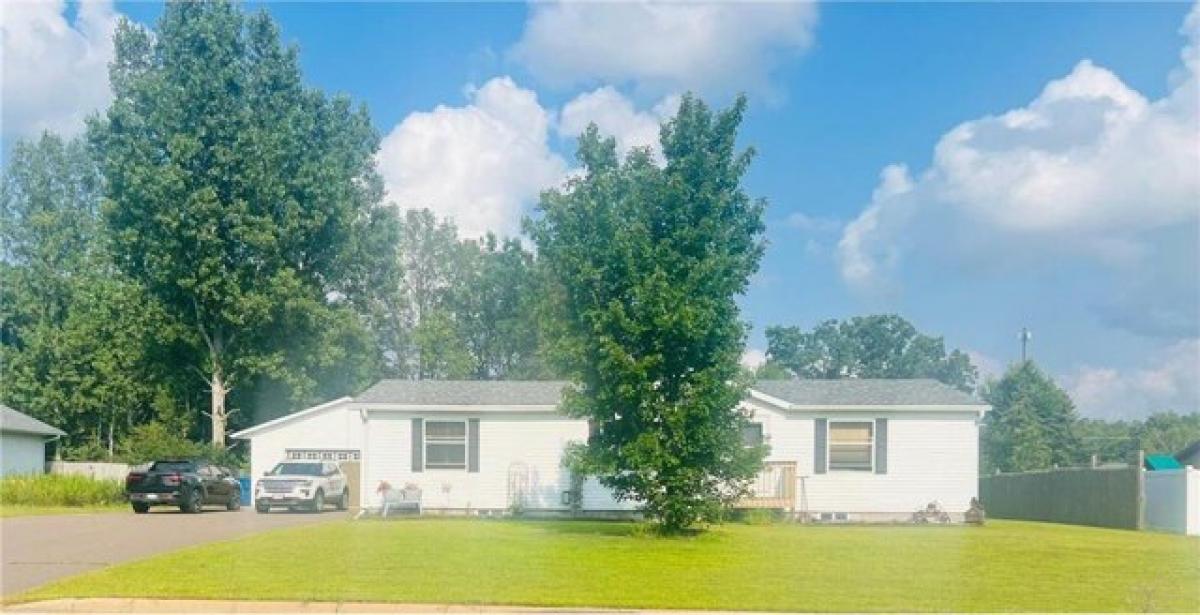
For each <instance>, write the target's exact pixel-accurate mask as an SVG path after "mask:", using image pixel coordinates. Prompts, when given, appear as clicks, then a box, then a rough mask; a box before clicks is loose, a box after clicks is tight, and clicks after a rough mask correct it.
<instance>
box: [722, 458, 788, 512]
mask: <svg viewBox="0 0 1200 615" xmlns="http://www.w3.org/2000/svg"><path fill="white" fill-rule="evenodd" d="M750 493H751V495H750V496H749V497H746V498H742V499H741V500H740V501H739V502H738V503H737V506H736V507H737V508H778V509H781V510H786V511H788V512H791V511H794V510H795V509H796V462H794V461H770V462H766V463H764V464H763V469H762V470H760V471H759V473H758V476H757V477H755V479H754V482H753V483H751V485H750Z"/></svg>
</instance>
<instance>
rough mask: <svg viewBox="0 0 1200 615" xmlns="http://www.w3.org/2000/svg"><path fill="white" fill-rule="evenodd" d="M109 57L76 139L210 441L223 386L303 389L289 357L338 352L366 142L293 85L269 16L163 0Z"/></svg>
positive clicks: (366, 220)
mask: <svg viewBox="0 0 1200 615" xmlns="http://www.w3.org/2000/svg"><path fill="white" fill-rule="evenodd" d="M115 47H116V57H115V59H114V61H113V62H112V64H111V69H110V81H111V86H112V90H113V95H114V99H113V102H112V105H111V107H110V108H109V109H108V112H107V114H106V115H105V116H103V117H101V118H98V119H97V120H95V121H93V122H91V123H90V125H89V132H90V136H91V139H92V142H93V144H94V146H95V147H96V148H97V150H98V151H99V152H100V153H101V155H102V159H101V163H102V170H103V174H104V178H105V196H106V198H105V202H104V214H105V219H106V221H107V224H108V226H109V228H110V230H111V232H112V236H113V246H114V251H115V254H116V262H117V264H118V265H119V266H120V268H121V269H122V270H124V271H125V272H127V273H128V274H129V275H130V276H131V277H133V278H134V279H136V280H138V281H139V282H140V283H141V284H142V285H143V286H145V287H146V289H147V290H148V291H149V292H150V293H151V294H152V295H154V296H155V297H157V298H158V299H159V301H160V303H161V304H162V305H163V306H164V307H165V308H166V309H167V310H168V311H169V312H170V314H171V315H172V316H173V317H174V318H175V319H177V320H178V321H179V322H182V323H184V324H185V325H186V326H187V327H189V328H190V329H191V330H192V331H194V335H195V339H196V340H197V342H196V347H195V348H194V351H195V358H194V361H193V364H194V367H195V368H196V370H197V371H198V372H199V373H200V374H201V375H202V376H203V378H204V380H205V382H206V383H207V384H208V387H209V391H210V400H211V404H210V411H209V414H210V417H211V438H212V441H213V443H214V444H218V445H220V444H223V443H224V440H225V431H226V428H227V423H228V420H229V412H230V410H229V408H228V407H227V405H226V397H227V395H228V394H229V392H230V390H231V389H232V388H233V387H236V386H239V384H242V383H244V382H247V381H249V380H250V379H252V378H255V377H257V376H261V375H263V374H266V375H269V376H271V377H272V378H274V379H276V380H279V381H283V382H287V383H288V384H289V385H292V386H299V385H304V384H306V383H307V385H308V388H309V389H311V388H312V387H311V382H310V381H311V379H312V378H311V375H310V372H311V371H312V370H300V371H302V372H304V373H298V370H297V367H296V366H295V364H294V363H293V361H292V359H293V358H295V357H302V358H306V357H313V361H314V362H315V363H316V364H317V365H318V366H320V365H327V364H329V362H330V360H331V356H330V353H333V354H337V348H336V344H335V343H329V342H330V341H329V340H326V339H323V337H322V335H323V333H324V332H325V331H327V330H328V327H327V325H328V324H329V323H330V322H342V321H344V318H343V317H342V316H338V315H336V314H334V313H333V312H334V311H336V310H344V309H348V307H347V306H348V305H352V304H353V302H347V301H344V298H345V295H346V293H348V292H350V291H351V290H352V288H353V287H354V282H355V280H354V278H355V276H357V275H358V274H359V273H360V272H361V270H362V268H361V267H355V266H354V264H353V263H352V262H351V261H352V260H353V259H354V258H359V257H363V256H364V252H363V251H361V250H357V249H356V240H354V239H353V237H354V236H355V234H356V233H359V232H366V229H367V228H369V227H371V225H370V222H371V220H372V219H373V218H374V217H375V216H374V211H375V210H376V209H377V208H378V207H381V200H382V182H381V181H380V179H379V177H378V175H377V174H376V172H375V170H374V167H373V156H374V154H375V151H376V149H377V147H378V136H377V134H376V133H375V131H374V129H373V128H372V127H371V122H370V118H369V117H368V114H367V112H366V110H365V108H357V109H356V108H354V107H352V105H351V103H350V102H349V101H348V100H346V99H345V98H341V97H334V98H330V97H327V96H326V95H324V94H323V93H322V92H320V91H318V90H315V89H313V88H310V87H307V86H305V85H304V83H303V81H302V77H301V73H300V68H299V65H298V61H297V51H296V49H295V48H293V47H284V46H283V45H281V43H280V40H279V31H278V28H277V27H276V25H275V24H274V22H273V21H272V20H271V19H270V17H268V16H267V15H266V13H259V14H257V15H254V16H250V17H247V16H246V15H244V14H243V13H242V11H241V10H240V9H239V8H238V7H237V6H235V5H234V4H232V3H230V2H225V1H217V2H170V3H168V4H167V6H166V8H165V10H164V12H163V15H162V18H161V19H160V21H159V22H158V24H157V27H156V30H155V32H154V33H151V32H148V31H146V30H144V29H142V28H140V27H138V26H136V25H133V24H132V23H130V22H128V21H126V22H124V23H122V24H121V25H120V26H119V28H118V30H117V34H116V39H115ZM372 228H373V227H372ZM298 343H308V344H309V345H308V346H307V347H306V348H305V349H304V351H301V350H300V349H298V348H297V344H298Z"/></svg>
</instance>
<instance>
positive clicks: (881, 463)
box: [875, 419, 888, 474]
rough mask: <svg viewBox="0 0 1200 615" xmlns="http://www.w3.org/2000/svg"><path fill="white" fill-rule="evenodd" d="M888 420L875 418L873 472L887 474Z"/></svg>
mask: <svg viewBox="0 0 1200 615" xmlns="http://www.w3.org/2000/svg"><path fill="white" fill-rule="evenodd" d="M887 424H888V420H887V419H875V473H876V474H887V444H888V434H887V431H888V425H887Z"/></svg>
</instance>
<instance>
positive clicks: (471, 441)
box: [467, 419, 479, 472]
mask: <svg viewBox="0 0 1200 615" xmlns="http://www.w3.org/2000/svg"><path fill="white" fill-rule="evenodd" d="M467 471H468V472H478V471H479V419H469V420H468V421H467Z"/></svg>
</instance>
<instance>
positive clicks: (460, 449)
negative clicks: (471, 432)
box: [425, 420, 467, 470]
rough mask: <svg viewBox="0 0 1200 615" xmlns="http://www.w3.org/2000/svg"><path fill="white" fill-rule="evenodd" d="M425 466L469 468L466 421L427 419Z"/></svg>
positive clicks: (434, 468)
mask: <svg viewBox="0 0 1200 615" xmlns="http://www.w3.org/2000/svg"><path fill="white" fill-rule="evenodd" d="M425 467H426V468H428V469H430V470H465V469H467V422H466V421H430V420H426V421H425Z"/></svg>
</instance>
